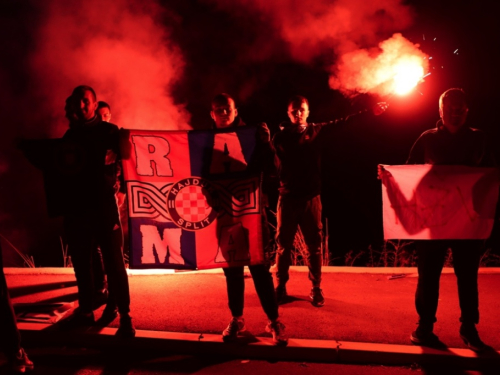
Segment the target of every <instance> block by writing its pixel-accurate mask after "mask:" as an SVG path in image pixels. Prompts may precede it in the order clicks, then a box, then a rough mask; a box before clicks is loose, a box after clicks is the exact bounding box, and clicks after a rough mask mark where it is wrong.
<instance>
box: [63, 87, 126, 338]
mask: <svg viewBox="0 0 500 375" xmlns="http://www.w3.org/2000/svg"><path fill="white" fill-rule="evenodd" d="M71 98H72V99H71V100H72V105H73V106H74V108H75V114H76V118H77V119H76V121H75V122H73V123H72V126H71V127H70V129H69V130H68V131H67V132H66V133H65V135H64V137H63V140H64V141H65V142H66V143H67V144H68V145H72V147H71V149H72V150H73V153H72V154H71V153H68V154H66V158H67V160H66V162H67V164H68V169H70V167H72V170H73V173H74V175H75V183H74V191H73V192H72V193H73V198H74V199H73V200H72V201H69V202H68V204H67V206H66V207H65V211H64V227H65V232H66V236H67V241H68V249H69V253H70V255H71V259H72V261H73V266H74V269H75V276H76V279H77V283H78V302H79V307H78V309H77V311H76V312H75V314H73V316H72V317H70V318H68V321H67V324H69V325H71V324H82V325H90V324H93V323H94V315H93V311H92V310H93V298H92V296H93V290H94V285H93V275H92V271H91V269H92V254H93V249H95V248H96V247H99V248H100V249H101V252H102V257H103V262H104V268H105V271H106V274H107V276H108V286H109V299H108V303H107V305H106V308H105V309H104V312H103V316H102V317H101V318H100V319H99V321H98V322H99V323H102V324H104V325H105V324H108V323H109V322H111V321H112V320H113V319H114V318H115V317H116V316H117V311H118V312H119V313H120V327H119V329H118V331H117V335H118V336H122V337H133V336H134V335H135V329H134V327H133V324H132V320H131V318H130V315H129V311H130V307H129V306H130V294H129V285H128V277H127V272H126V269H125V264H124V260H123V254H122V248H121V246H122V232H121V227H120V220H119V217H118V208H117V205H116V199H115V183H116V179H117V163H118V162H119V159H120V158H119V137H118V127H117V126H116V125H114V124H111V123H108V122H104V121H102V120H101V118H100V116H98V115H97V114H96V109H97V100H96V95H95V92H94V90H93V89H92V88H91V87H89V86H78V87H77V88H75V89H74V90H73V93H72V95H71Z"/></svg>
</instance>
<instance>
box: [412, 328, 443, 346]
mask: <svg viewBox="0 0 500 375" xmlns="http://www.w3.org/2000/svg"><path fill="white" fill-rule="evenodd" d="M432 328H433V325H432V324H419V325H418V327H417V329H416V330H415V331H413V332H412V333H411V335H410V340H411V342H412V343H413V344H415V345H420V346H436V345H438V344H439V343H440V341H439V338H438V337H437V336H436V335H435V334H434V333H433V332H432Z"/></svg>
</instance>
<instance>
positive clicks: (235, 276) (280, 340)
mask: <svg viewBox="0 0 500 375" xmlns="http://www.w3.org/2000/svg"><path fill="white" fill-rule="evenodd" d="M210 115H211V117H212V119H213V120H214V124H215V128H216V129H224V128H228V127H238V126H245V123H244V122H243V120H242V119H241V118H240V117H238V110H237V108H236V106H235V102H234V99H233V98H232V97H230V96H229V95H228V94H219V95H216V96H215V97H214V99H213V100H212V110H211V112H210ZM257 137H258V139H257V144H258V146H260V147H261V151H262V154H264V155H259V156H260V158H259V160H258V162H257V163H256V164H258V165H255V167H256V168H258V169H259V170H260V171H263V170H266V168H265V166H263V165H262V164H263V163H266V162H267V163H270V164H271V165H272V155H273V152H272V148H271V146H270V144H269V143H270V133H269V129H268V128H267V125H266V124H260V125H259V129H258V132H257ZM264 215H265V214H264V213H263V225H264V226H266V225H267V221H266V220H264ZM266 229H267V228H263V232H264V233H265V232H266ZM267 242H268V241H267ZM267 242H266V239H264V243H267ZM248 269H249V270H250V273H251V275H252V280H253V282H254V285H255V290H256V291H257V295H258V296H259V300H260V303H261V305H262V308H263V309H264V312H265V313H266V315H267V317H268V319H269V323H268V324H267V326H266V331H268V332H270V333H271V334H272V335H273V341H274V343H275V344H276V345H286V344H287V343H288V339H287V337H286V334H285V326H284V324H283V323H281V321H280V320H279V314H278V303H277V301H276V296H275V294H274V285H273V279H272V276H271V273H270V272H269V264H255V265H250V266H248ZM223 270H224V275H225V276H226V285H227V296H228V304H229V309H230V310H231V315H232V319H231V321H230V322H229V325H228V326H227V328H226V329H225V330H224V331H223V332H222V339H223V340H224V342H230V341H234V340H236V338H237V336H238V334H239V333H240V332H242V331H244V330H245V320H244V318H243V302H244V292H245V279H244V267H243V266H233V267H226V268H223Z"/></svg>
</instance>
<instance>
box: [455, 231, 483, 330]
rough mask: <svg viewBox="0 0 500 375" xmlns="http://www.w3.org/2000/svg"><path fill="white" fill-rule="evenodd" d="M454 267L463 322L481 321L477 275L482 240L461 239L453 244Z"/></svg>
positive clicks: (475, 322) (474, 322)
mask: <svg viewBox="0 0 500 375" xmlns="http://www.w3.org/2000/svg"><path fill="white" fill-rule="evenodd" d="M452 246H453V247H452V254H453V268H454V269H455V275H456V276H457V285H458V299H459V302H460V310H461V317H460V321H461V322H463V323H472V324H477V323H479V293H478V286H477V276H478V271H479V261H480V259H481V250H482V241H477V240H468V241H467V240H461V241H454V242H453V244H452Z"/></svg>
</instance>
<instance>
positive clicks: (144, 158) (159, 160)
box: [132, 135, 173, 177]
mask: <svg viewBox="0 0 500 375" xmlns="http://www.w3.org/2000/svg"><path fill="white" fill-rule="evenodd" d="M132 143H133V144H134V146H135V150H136V158H137V174H139V175H141V176H155V175H156V176H161V177H171V176H173V172H172V167H171V165H170V160H169V159H168V158H167V155H168V154H169V153H170V144H169V143H168V141H167V140H166V139H165V138H162V137H158V136H142V135H134V136H132Z"/></svg>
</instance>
